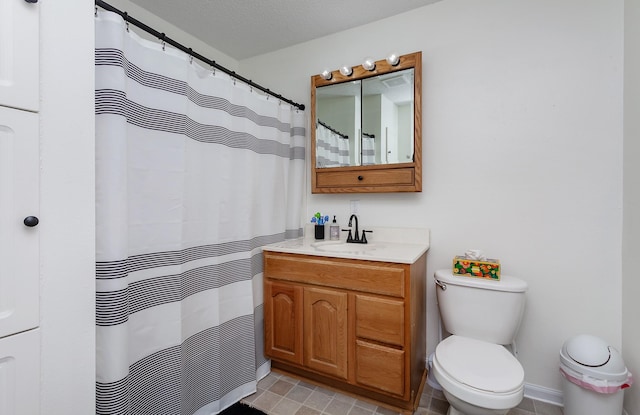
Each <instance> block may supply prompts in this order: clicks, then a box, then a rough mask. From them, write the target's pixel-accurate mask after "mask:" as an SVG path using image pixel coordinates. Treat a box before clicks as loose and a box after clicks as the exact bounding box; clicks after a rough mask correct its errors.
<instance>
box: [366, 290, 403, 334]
mask: <svg viewBox="0 0 640 415" xmlns="http://www.w3.org/2000/svg"><path fill="white" fill-rule="evenodd" d="M356 336H357V337H360V338H366V339H371V340H377V341H380V342H384V343H389V344H393V345H396V346H400V347H403V346H404V301H402V300H394V299H390V298H389V299H387V298H379V297H371V296H366V295H356Z"/></svg>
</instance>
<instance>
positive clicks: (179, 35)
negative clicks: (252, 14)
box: [98, 0, 238, 71]
mask: <svg viewBox="0 0 640 415" xmlns="http://www.w3.org/2000/svg"><path fill="white" fill-rule="evenodd" d="M106 2H107V3H109V4H110V5H111V6H113V7H115V8H116V9H118V10H120V11H123V12H127V13H129V15H130V16H132V17H134V18H135V19H137V20H138V21H140V22H142V23H144V24H146V25H147V26H150V27H151V28H153V29H155V30H157V31H159V32H161V33H164V34H165V35H166V36H167V37H168V38H171V39H173V40H175V41H176V42H178V43H180V44H182V45H184V46H187V47H189V48H191V49H193V51H194V52H197V53H199V54H201V55H203V56H204V57H206V58H207V59H213V60H214V61H216V63H218V64H220V65H222V66H224V67H225V68H227V69H230V70H232V71H237V69H238V61H237V60H235V59H233V58H232V57H230V56H228V55H226V54H224V53H222V52H220V51H219V50H218V49H215V48H214V47H212V46H211V45H208V44H206V43H204V42H203V41H201V40H199V39H197V38H195V37H193V36H191V35H190V34H189V33H187V32H186V31H184V30H182V29H180V28H178V27H176V26H173V25H172V24H170V23H168V22H167V21H166V20H163V19H161V18H159V17H158V16H156V15H154V14H152V13H150V12H148V11H147V10H146V9H143V8H142V7H140V6H138V5H136V4H134V3H132V2H131V1H130V0H106ZM100 10H102V9H101V8H98V11H100ZM129 27H130V30H133V31H134V32H136V33H137V34H139V35H140V36H141V37H143V38H145V39H152V40H154V41H155V40H157V39H156V38H154V37H153V36H151V35H149V34H148V33H146V32H144V31H142V30H140V29H138V28H137V27H135V26H133V25H130V26H129ZM200 64H201V65H204V64H203V63H202V62H200Z"/></svg>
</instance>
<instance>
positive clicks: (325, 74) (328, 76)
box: [320, 69, 333, 81]
mask: <svg viewBox="0 0 640 415" xmlns="http://www.w3.org/2000/svg"><path fill="white" fill-rule="evenodd" d="M320 76H321V77H322V78H323V79H325V80H327V81H328V80H330V79H331V78H333V74H332V73H331V71H330V70H328V69H325V70H324V71H322V73H321V74H320Z"/></svg>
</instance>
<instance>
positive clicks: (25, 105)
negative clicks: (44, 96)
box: [0, 0, 40, 111]
mask: <svg viewBox="0 0 640 415" xmlns="http://www.w3.org/2000/svg"><path fill="white" fill-rule="evenodd" d="M39 13H40V6H39V3H37V2H35V3H29V2H27V1H26V0H0V105H6V106H9V107H14V108H21V109H25V110H29V111H37V110H38V100H39V98H38V97H39V92H38V90H39V89H38V86H39V66H40V65H39V54H38V53H39V32H38V30H39V23H38V21H39Z"/></svg>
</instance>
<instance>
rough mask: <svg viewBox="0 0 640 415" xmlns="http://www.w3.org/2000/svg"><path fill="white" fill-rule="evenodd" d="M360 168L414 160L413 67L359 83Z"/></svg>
mask: <svg viewBox="0 0 640 415" xmlns="http://www.w3.org/2000/svg"><path fill="white" fill-rule="evenodd" d="M361 142H362V165H364V166H366V165H371V164H390V163H408V162H411V161H413V68H411V69H406V70H404V71H400V72H392V73H389V74H384V75H380V76H376V77H373V78H367V79H365V80H363V81H362V138H361Z"/></svg>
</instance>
